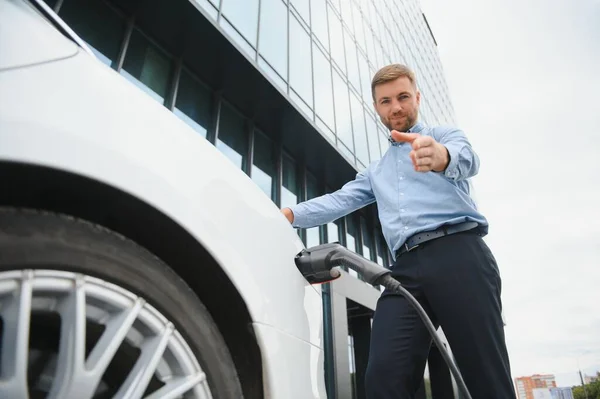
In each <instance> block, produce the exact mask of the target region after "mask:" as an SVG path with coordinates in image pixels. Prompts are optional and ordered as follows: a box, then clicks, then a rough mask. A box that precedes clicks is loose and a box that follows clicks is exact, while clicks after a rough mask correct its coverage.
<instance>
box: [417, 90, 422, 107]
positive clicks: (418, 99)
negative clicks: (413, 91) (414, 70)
mask: <svg viewBox="0 0 600 399" xmlns="http://www.w3.org/2000/svg"><path fill="white" fill-rule="evenodd" d="M417 105H421V92H420V91H419V90H417Z"/></svg>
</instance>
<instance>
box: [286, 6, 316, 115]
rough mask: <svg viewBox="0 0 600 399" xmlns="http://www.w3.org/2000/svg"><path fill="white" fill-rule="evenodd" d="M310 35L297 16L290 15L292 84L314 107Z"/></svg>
mask: <svg viewBox="0 0 600 399" xmlns="http://www.w3.org/2000/svg"><path fill="white" fill-rule="evenodd" d="M310 43H311V42H310V37H309V36H308V33H307V32H306V31H305V30H304V28H303V27H302V25H300V22H298V20H297V19H296V17H294V16H292V15H290V49H293V50H292V51H290V86H291V87H292V89H294V91H295V92H296V93H297V94H298V95H299V96H300V97H301V98H302V100H304V102H305V103H306V104H308V106H309V107H310V108H312V107H313V105H312V104H313V86H312V64H311V55H310V46H311V44H310Z"/></svg>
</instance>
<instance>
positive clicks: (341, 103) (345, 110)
mask: <svg viewBox="0 0 600 399" xmlns="http://www.w3.org/2000/svg"><path fill="white" fill-rule="evenodd" d="M333 92H334V100H335V125H336V126H335V128H336V130H337V135H338V138H339V139H340V140H341V141H342V143H343V144H344V145H345V146H346V147H348V148H349V149H350V151H352V152H354V143H353V141H352V118H351V116H350V99H349V97H348V86H347V85H346V82H344V80H343V79H342V78H341V76H340V75H339V74H338V73H337V72H336V71H335V70H333Z"/></svg>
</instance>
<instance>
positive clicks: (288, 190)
mask: <svg viewBox="0 0 600 399" xmlns="http://www.w3.org/2000/svg"><path fill="white" fill-rule="evenodd" d="M281 177H282V179H281V208H287V207H290V206H292V205H295V204H297V203H298V202H300V199H301V193H302V191H301V187H302V186H301V184H300V179H299V176H298V171H297V166H296V163H295V162H294V160H293V159H292V158H291V157H290V156H289V155H287V154H285V153H284V154H283V160H282V170H281Z"/></svg>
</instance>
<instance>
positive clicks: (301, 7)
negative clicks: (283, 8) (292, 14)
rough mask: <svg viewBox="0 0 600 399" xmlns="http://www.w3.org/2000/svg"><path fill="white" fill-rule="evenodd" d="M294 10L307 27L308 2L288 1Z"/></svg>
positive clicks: (308, 21) (308, 15)
mask: <svg viewBox="0 0 600 399" xmlns="http://www.w3.org/2000/svg"><path fill="white" fill-rule="evenodd" d="M290 3H291V4H292V6H293V7H294V9H295V10H296V11H297V12H298V14H300V17H301V18H302V19H303V20H304V22H305V23H306V24H307V25H310V13H309V9H310V7H309V0H290Z"/></svg>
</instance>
